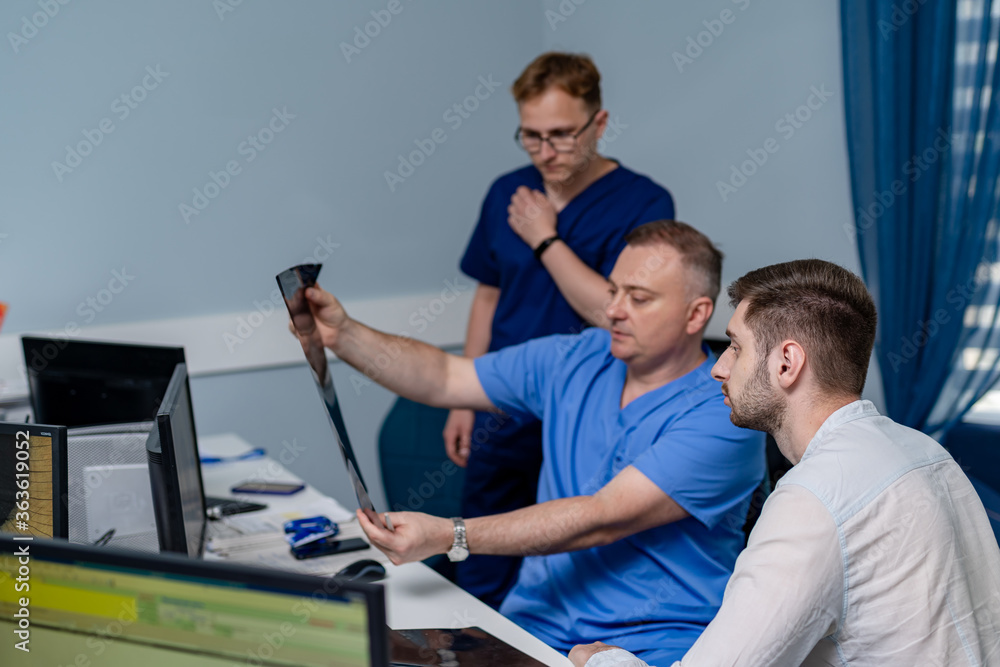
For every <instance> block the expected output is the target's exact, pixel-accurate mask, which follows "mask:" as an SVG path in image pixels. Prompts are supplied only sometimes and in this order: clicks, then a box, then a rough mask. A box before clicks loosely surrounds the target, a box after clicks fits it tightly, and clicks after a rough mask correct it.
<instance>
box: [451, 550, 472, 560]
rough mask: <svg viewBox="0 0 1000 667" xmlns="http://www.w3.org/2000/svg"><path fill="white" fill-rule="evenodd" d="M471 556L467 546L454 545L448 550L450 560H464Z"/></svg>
mask: <svg viewBox="0 0 1000 667" xmlns="http://www.w3.org/2000/svg"><path fill="white" fill-rule="evenodd" d="M468 557H469V550H468V549H466V548H465V547H452V548H451V549H450V550H449V551H448V560H450V561H452V562H458V561H463V560H465V559H466V558H468Z"/></svg>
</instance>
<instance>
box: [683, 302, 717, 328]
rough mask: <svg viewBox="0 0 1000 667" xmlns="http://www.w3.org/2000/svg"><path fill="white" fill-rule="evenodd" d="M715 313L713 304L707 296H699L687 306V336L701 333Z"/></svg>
mask: <svg viewBox="0 0 1000 667" xmlns="http://www.w3.org/2000/svg"><path fill="white" fill-rule="evenodd" d="M714 311H715V302H714V301H712V300H711V299H709V298H708V297H707V296H700V297H698V298H697V299H695V300H694V301H692V302H691V303H689V304H688V316H687V328H686V331H687V333H688V335H693V334H696V333H698V332H699V331H701V330H702V329H704V328H705V326H706V325H707V324H708V320H709V318H711V317H712V313H713V312H714Z"/></svg>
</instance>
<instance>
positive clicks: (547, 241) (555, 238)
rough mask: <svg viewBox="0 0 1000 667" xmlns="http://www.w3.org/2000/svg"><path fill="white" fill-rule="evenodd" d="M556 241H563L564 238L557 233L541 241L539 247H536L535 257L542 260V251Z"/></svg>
mask: <svg viewBox="0 0 1000 667" xmlns="http://www.w3.org/2000/svg"><path fill="white" fill-rule="evenodd" d="M556 241H562V238H561V237H560V236H559V235H558V234H556V235H555V236H550V237H549V238H547V239H545V240H544V241H542V242H541V243H539V244H538V247H537V248H535V259H537V260H541V259H542V253H543V252H545V251H546V250H548V249H549V246H550V245H552V244H553V243H555V242H556Z"/></svg>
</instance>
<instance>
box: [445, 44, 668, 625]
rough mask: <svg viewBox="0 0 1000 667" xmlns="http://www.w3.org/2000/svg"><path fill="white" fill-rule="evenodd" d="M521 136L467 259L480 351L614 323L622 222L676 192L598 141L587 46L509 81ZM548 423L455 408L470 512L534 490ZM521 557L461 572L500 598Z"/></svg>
mask: <svg viewBox="0 0 1000 667" xmlns="http://www.w3.org/2000/svg"><path fill="white" fill-rule="evenodd" d="M512 92H513V94H514V98H515V100H516V101H517V103H518V111H519V115H520V122H521V125H520V127H519V128H518V131H517V134H516V137H515V138H516V140H517V142H518V144H519V145H520V146H521V147H522V148H523V149H524V150H525V151H526V152H527V153H528V155H529V157H530V158H531V162H532V164H531V165H529V166H526V167H523V168H521V169H518V170H516V171H513V172H510V173H508V174H505V175H503V176H501V177H500V178H498V179H497V180H496V181H495V182H494V183H493V185H492V186H491V187H490V190H489V192H488V193H487V195H486V199H485V201H484V202H483V207H482V212H481V213H480V217H479V222H478V224H477V225H476V228H475V231H474V232H473V234H472V238H471V240H470V241H469V245H468V248H467V249H466V251H465V256H464V257H463V258H462V263H461V268H462V271H463V272H465V273H466V274H467V275H469V276H470V277H472V278H474V279H476V280H477V281H479V286H478V288H477V290H476V294H475V298H474V300H473V305H472V311H471V313H470V316H469V326H468V333H467V336H466V344H465V350H464V354H465V356H467V357H479V356H481V355H483V354H485V353H486V352H494V351H496V350H500V349H502V348H505V347H508V346H510V345H515V344H518V343H523V342H525V341H527V340H530V339H533V338H537V337H539V336H547V335H551V334H568V333H579V332H580V331H582V330H583V329H584V328H586V327H587V326H590V325H596V326H603V327H606V326H607V320H606V318H605V315H604V310H605V305H606V302H607V301H608V283H607V280H606V277H607V276H608V274H609V273H610V272H611V269H612V267H613V266H614V264H615V260H616V259H617V258H618V254H619V253H620V252H621V250H622V248H624V246H625V240H624V237H625V234H627V233H628V232H629V231H631V230H632V229H634V228H635V227H637V226H639V225H641V224H643V223H645V222H650V221H653V220H663V219H667V220H669V219H672V218H673V217H674V204H673V200H672V199H671V196H670V193H669V192H667V191H666V190H665V189H664V188H662V187H661V186H659V185H657V184H656V183H654V182H653V181H652V180H650V179H649V178H647V177H646V176H642V175H640V174H637V173H635V172H633V171H630V170H628V169H626V168H625V167H623V166H621V165H620V164H619V163H618V162H616V161H615V160H612V159H609V158H605V157H603V156H601V155H600V154H599V153H598V148H599V140H600V139H601V137H602V135H603V134H604V132H605V131H606V130H607V129H608V126H609V114H608V112H607V111H606V110H604V109H602V108H601V92H600V73H599V72H598V71H597V68H596V67H595V66H594V63H593V62H592V61H591V60H590V58H588V57H586V56H580V55H572V54H564V53H547V54H544V55H542V56H539V57H538V58H537V59H536V60H535V61H534V62H532V63H531V64H530V65H528V67H527V68H526V69H525V70H524V72H523V73H522V74H521V76H520V77H519V78H518V79H517V81H516V82H515V83H514V85H513V87H512ZM541 433H542V431H541V424H540V423H539V422H538V421H537V420H534V419H531V418H526V417H524V416H519V417H513V416H508V415H496V414H490V413H482V412H480V413H473V412H472V411H468V410H453V411H452V412H451V414H450V416H449V419H448V423H447V425H446V426H445V431H444V439H445V448H446V450H447V452H448V455H449V457H450V458H451V459H452V461H454V462H455V463H456V464H458V465H460V466H467V472H466V481H465V489H464V494H463V507H462V513H463V515H464V516H466V517H479V516H488V515H492V514H498V513H501V512H509V511H512V510H516V509H519V508H521V507H525V506H527V505H531V504H533V503H534V502H535V499H536V494H537V488H538V475H539V470H540V467H541V460H542V436H541ZM520 564H521V559H520V558H516V557H508V556H489V555H472V556H470V557H469V559H468V560H467V561H465V562H463V563H459V567H458V570H457V579H458V583H459V584H460V585H461V586H462V587H463V588H465V589H466V590H468V591H469V592H471V593H472V594H474V595H476V596H477V597H479V598H480V599H482V600H483V601H484V602H486V603H487V604H490V605H492V606H493V607H499V605H500V603H501V602H502V601H503V599H504V597H505V596H506V594H507V592H508V591H509V590H510V588H511V586H512V585H513V584H514V582H515V581H516V579H517V573H518V569H519V567H520Z"/></svg>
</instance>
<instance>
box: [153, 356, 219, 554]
mask: <svg viewBox="0 0 1000 667" xmlns="http://www.w3.org/2000/svg"><path fill="white" fill-rule="evenodd" d="M146 456H147V458H148V460H149V481H150V486H151V488H152V491H153V509H154V514H155V516H156V534H157V537H158V539H159V541H160V551H172V552H176V553H182V554H187V555H188V556H191V557H192V558H198V557H200V556H201V553H202V549H203V547H204V543H205V523H206V519H205V492H204V489H203V487H202V480H201V463H200V461H199V458H198V441H197V439H196V437H195V426H194V410H193V409H192V407H191V392H190V389H189V388H188V376H187V365H186V364H177V366H176V368H175V369H174V372H173V374H172V375H171V377H170V383H169V384H168V385H167V391H166V393H165V394H164V395H163V402H162V403H161V404H160V408H159V410H158V411H157V413H156V425H155V426H154V427H153V429H152V430H151V431H150V433H149V438H148V439H147V440H146Z"/></svg>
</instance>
